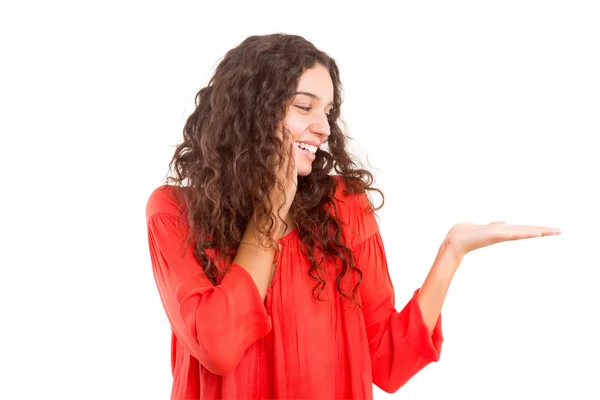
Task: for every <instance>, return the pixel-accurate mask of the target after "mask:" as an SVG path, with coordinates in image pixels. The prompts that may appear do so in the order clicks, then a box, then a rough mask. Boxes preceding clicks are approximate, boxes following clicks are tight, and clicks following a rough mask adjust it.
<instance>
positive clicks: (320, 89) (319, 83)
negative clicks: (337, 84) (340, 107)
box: [297, 65, 333, 103]
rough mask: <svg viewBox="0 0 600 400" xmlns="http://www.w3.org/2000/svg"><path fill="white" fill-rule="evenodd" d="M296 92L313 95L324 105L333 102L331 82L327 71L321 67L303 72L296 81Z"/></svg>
mask: <svg viewBox="0 0 600 400" xmlns="http://www.w3.org/2000/svg"><path fill="white" fill-rule="evenodd" d="M297 91H298V92H308V93H314V94H316V95H317V96H319V97H320V98H321V100H322V101H323V102H325V103H329V102H330V101H332V100H333V82H332V81H331V76H330V75H329V71H328V70H327V68H325V67H324V66H322V65H317V66H316V67H314V68H311V69H307V70H306V71H304V73H303V74H302V76H300V80H299V81H298V88H297Z"/></svg>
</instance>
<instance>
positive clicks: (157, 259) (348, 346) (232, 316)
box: [146, 177, 443, 400]
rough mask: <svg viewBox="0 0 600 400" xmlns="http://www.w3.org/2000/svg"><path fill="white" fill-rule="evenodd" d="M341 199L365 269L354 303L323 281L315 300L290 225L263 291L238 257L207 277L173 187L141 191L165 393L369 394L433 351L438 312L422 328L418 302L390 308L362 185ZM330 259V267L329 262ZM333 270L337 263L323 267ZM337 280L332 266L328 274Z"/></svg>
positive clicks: (438, 339)
mask: <svg viewBox="0 0 600 400" xmlns="http://www.w3.org/2000/svg"><path fill="white" fill-rule="evenodd" d="M334 179H336V182H337V183H338V190H337V192H336V196H335V197H336V204H337V206H338V208H339V210H338V212H339V216H340V218H341V219H342V221H343V222H344V223H345V224H346V225H347V226H344V231H343V233H344V236H345V237H346V239H347V244H348V245H350V247H351V248H352V249H353V252H354V255H355V257H356V263H357V264H356V265H357V266H358V267H359V268H360V269H361V271H362V272H363V280H362V282H361V284H360V286H359V291H358V292H357V298H358V300H359V302H361V304H362V306H363V310H362V311H361V310H360V309H359V308H357V307H352V306H351V305H350V303H348V302H347V301H342V299H341V296H340V295H339V293H338V292H337V290H336V289H335V284H334V283H333V282H332V281H331V280H330V281H328V283H327V285H326V286H325V289H324V291H323V296H324V297H325V298H326V299H327V300H329V301H326V302H319V301H317V300H315V299H314V298H313V294H312V289H313V287H314V286H315V284H316V282H315V281H314V280H312V279H311V278H310V277H309V275H308V270H309V268H310V263H309V261H308V259H307V258H306V257H305V256H303V255H302V254H301V252H300V249H299V243H300V240H299V236H298V231H297V229H295V230H293V231H292V232H291V233H289V234H287V235H286V236H285V237H283V238H281V239H280V240H279V241H280V243H281V245H282V251H283V253H282V258H281V261H280V263H279V265H278V267H277V269H276V271H275V275H274V278H273V282H272V285H271V287H270V288H269V290H268V293H267V297H266V299H265V301H264V302H263V301H261V298H260V294H259V292H258V290H257V288H256V285H255V284H254V281H253V280H252V278H251V277H250V275H249V274H248V272H246V270H245V269H244V268H242V267H241V266H239V265H236V264H233V265H232V266H231V269H230V271H229V272H228V273H227V274H226V275H225V277H224V278H223V279H222V280H221V281H220V282H219V283H218V285H213V284H212V283H211V282H210V281H209V280H208V279H207V278H206V277H205V276H204V275H203V273H202V268H201V266H200V265H199V264H198V262H197V261H196V259H195V258H194V249H193V246H192V244H189V245H188V248H187V251H186V254H185V255H182V252H183V243H184V241H185V239H186V238H187V233H188V230H187V229H189V228H188V227H187V223H186V222H185V218H184V217H183V209H184V208H183V207H182V206H181V204H180V203H178V202H177V200H176V198H175V197H174V191H175V190H181V189H176V188H175V187H173V186H166V185H163V187H161V188H166V190H160V189H161V188H157V189H156V190H154V191H153V192H152V194H151V195H150V198H149V199H148V203H147V208H146V218H147V224H148V243H149V249H150V254H151V260H152V269H153V273H154V277H155V279H156V284H157V287H158V291H159V294H160V298H161V300H162V303H163V305H164V309H165V311H166V314H167V316H168V319H169V322H170V325H171V329H172V332H173V334H172V342H171V351H172V357H171V361H172V363H171V364H172V365H171V366H172V373H173V389H172V395H171V399H172V400H184V399H185V400H188V399H221V398H223V399H272V398H278V399H292V398H296V399H300V398H301V399H313V398H315V399H316V398H319V399H339V398H343V399H371V398H372V397H373V386H372V385H373V383H374V384H376V385H377V386H378V387H380V388H381V389H382V390H384V391H386V392H389V393H392V392H395V391H397V390H398V389H399V388H400V387H401V386H402V385H404V384H405V383H406V382H407V381H408V380H409V379H410V378H411V377H412V376H414V375H415V374H416V373H417V372H419V371H420V370H421V369H423V368H424V367H425V366H426V365H427V364H429V363H430V362H432V361H438V360H439V357H440V351H441V346H442V341H443V337H442V331H441V317H440V319H439V320H438V321H437V324H436V326H435V328H434V331H433V332H432V334H431V335H429V332H428V329H427V326H426V325H425V323H424V321H423V317H422V315H421V310H420V308H419V305H418V303H417V294H418V292H419V289H417V290H416V291H415V292H414V295H413V297H412V298H411V300H410V301H409V302H408V303H407V304H406V306H405V307H404V308H403V309H402V310H401V311H400V312H397V311H396V309H395V308H394V306H395V298H394V289H393V287H392V282H391V280H390V276H389V272H388V267H387V262H386V257H385V251H384V246H383V242H382V239H381V236H380V234H379V228H378V225H377V222H376V220H375V216H374V215H373V213H363V212H361V210H362V209H364V208H365V207H367V206H368V200H367V197H366V195H365V194H362V195H349V196H347V197H344V195H343V194H342V189H343V181H342V180H341V179H339V178H338V177H335V178H334ZM328 267H331V265H329V266H328ZM329 271H333V269H331V268H330V269H329ZM331 274H332V275H331V277H332V278H334V277H335V275H337V273H335V275H334V273H333V272H331Z"/></svg>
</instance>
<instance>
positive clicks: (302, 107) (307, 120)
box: [283, 64, 333, 176]
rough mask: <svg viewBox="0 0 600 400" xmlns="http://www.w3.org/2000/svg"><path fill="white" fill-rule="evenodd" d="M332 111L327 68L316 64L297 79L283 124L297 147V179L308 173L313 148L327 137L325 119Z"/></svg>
mask: <svg viewBox="0 0 600 400" xmlns="http://www.w3.org/2000/svg"><path fill="white" fill-rule="evenodd" d="M332 108H333V82H332V81H331V76H330V75H329V71H327V68H325V67H324V66H322V65H320V64H318V65H317V66H316V67H314V68H312V69H308V70H306V71H305V72H304V73H303V74H302V76H301V77H300V80H299V82H298V88H297V89H296V94H295V96H294V97H293V99H292V102H291V104H290V106H289V108H288V110H287V114H286V116H285V118H284V121H283V122H284V124H285V125H286V126H287V128H288V129H289V130H290V132H291V134H292V138H293V139H294V144H295V145H296V146H298V152H297V153H298V155H297V159H296V162H297V163H298V176H306V175H309V174H310V173H311V171H312V162H313V160H314V159H315V154H314V153H315V152H316V148H318V147H319V146H320V145H321V144H322V143H324V142H325V141H326V140H327V138H328V137H329V135H330V133H331V132H330V130H329V120H328V118H327V117H328V115H329V113H330V112H331V110H332ZM307 144H308V145H309V146H307Z"/></svg>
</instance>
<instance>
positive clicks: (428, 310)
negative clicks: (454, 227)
mask: <svg viewBox="0 0 600 400" xmlns="http://www.w3.org/2000/svg"><path fill="white" fill-rule="evenodd" d="M462 259H463V255H462V254H460V253H459V252H457V251H456V249H455V248H454V247H453V246H452V245H451V243H450V240H449V238H448V237H447V238H446V239H444V241H443V242H442V245H441V246H440V249H439V250H438V253H437V256H436V258H435V261H434V262H433V265H432V267H431V269H430V270H429V273H428V274H427V277H426V278H425V281H424V282H423V285H422V286H421V289H420V290H419V293H418V295H417V300H418V303H419V308H420V309H421V314H422V315H423V321H424V322H425V325H426V326H427V328H428V330H429V332H432V331H433V329H434V327H435V324H436V322H437V320H438V319H439V316H440V313H441V310H442V305H443V304H444V300H445V299H446V294H447V293H448V287H449V286H450V282H451V281H452V278H453V277H454V273H455V272H456V270H457V269H458V266H459V265H460V263H461V262H462Z"/></svg>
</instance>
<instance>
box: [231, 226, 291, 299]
mask: <svg viewBox="0 0 600 400" xmlns="http://www.w3.org/2000/svg"><path fill="white" fill-rule="evenodd" d="M277 231H278V232H279V233H278V234H277V238H280V237H281V236H282V232H283V228H282V227H281V224H280V226H279V227H278V229H277ZM264 240H266V238H265V237H263V235H262V234H260V233H259V232H258V231H257V229H256V226H255V225H254V222H253V219H251V220H250V222H249V223H248V226H247V227H246V231H245V232H244V237H243V238H242V243H241V244H240V245H239V247H238V249H237V251H236V253H235V258H234V259H233V264H237V265H240V266H242V267H243V268H244V269H245V270H246V271H248V273H249V274H250V276H251V277H252V279H253V280H254V283H255V284H256V287H257V288H258V292H259V293H260V297H261V299H262V300H263V301H264V300H265V297H266V296H267V289H268V288H269V285H270V283H271V279H272V277H273V257H274V256H275V249H274V248H270V247H264V246H263V245H262V242H263V241H264Z"/></svg>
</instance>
